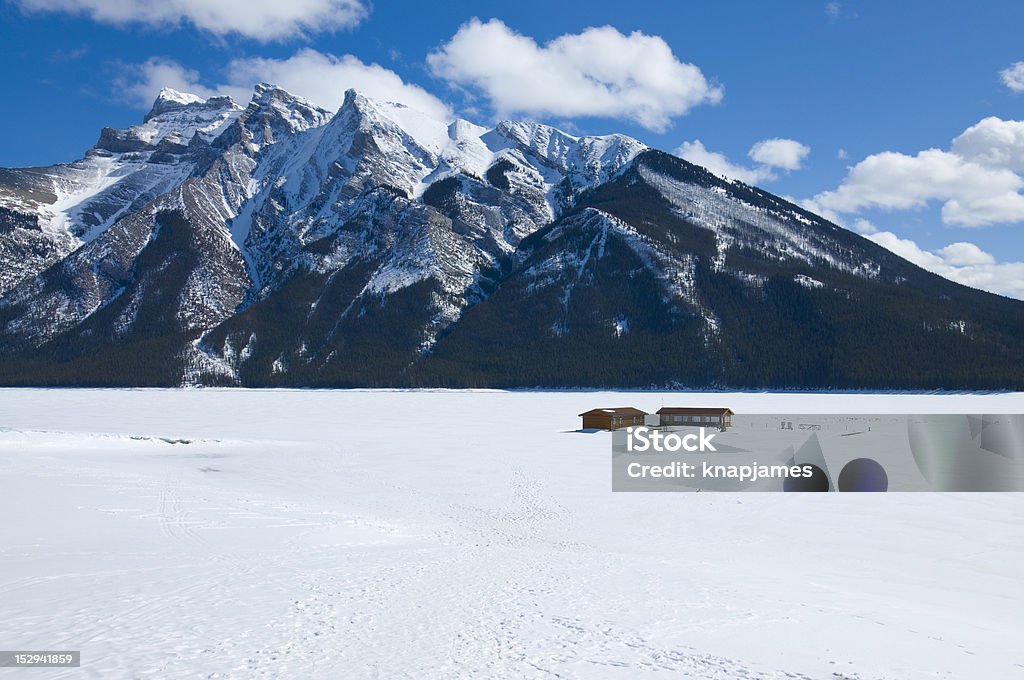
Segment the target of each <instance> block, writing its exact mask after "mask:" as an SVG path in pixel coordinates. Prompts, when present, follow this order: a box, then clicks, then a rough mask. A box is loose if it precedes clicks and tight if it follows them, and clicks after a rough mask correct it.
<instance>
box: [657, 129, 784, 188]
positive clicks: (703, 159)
mask: <svg viewBox="0 0 1024 680" xmlns="http://www.w3.org/2000/svg"><path fill="white" fill-rule="evenodd" d="M672 153H674V154H675V155H677V156H679V157H680V158H684V159H686V160H688V161H690V162H691V163H693V164H694V165H699V166H701V167H702V168H705V169H707V170H709V171H711V172H713V173H715V174H716V175H723V176H725V177H728V178H729V179H738V180H739V181H741V182H745V183H746V184H760V183H761V182H767V181H770V180H773V179H775V173H773V172H772V169H771V168H769V167H766V166H761V167H758V168H747V167H744V166H742V165H737V164H735V163H733V162H732V161H730V160H729V159H728V158H727V157H726V156H725V154H721V153H718V152H717V151H711V150H709V149H708V148H707V147H706V146H704V143H703V142H701V141H700V140H699V139H695V140H693V141H692V142H683V143H682V144H681V145H680V146H679V147H678V148H676V149H675V151H673V152H672Z"/></svg>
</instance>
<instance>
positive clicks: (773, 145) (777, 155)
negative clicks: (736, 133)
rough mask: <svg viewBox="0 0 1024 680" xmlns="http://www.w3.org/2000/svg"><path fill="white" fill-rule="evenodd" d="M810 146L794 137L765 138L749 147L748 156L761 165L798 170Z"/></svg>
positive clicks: (809, 151) (809, 150)
mask: <svg viewBox="0 0 1024 680" xmlns="http://www.w3.org/2000/svg"><path fill="white" fill-rule="evenodd" d="M809 153H811V147H809V146H806V145H804V144H801V143H800V142H798V141H796V140H795V139H780V138H778V137H776V138H774V139H765V140H762V141H760V142H758V143H757V144H755V145H754V146H752V147H750V151H749V153H747V155H748V156H750V158H751V160H753V161H754V162H756V163H761V164H762V165H767V166H769V167H773V168H782V169H783V170H799V169H800V166H801V165H802V164H803V162H804V159H805V158H807V154H809Z"/></svg>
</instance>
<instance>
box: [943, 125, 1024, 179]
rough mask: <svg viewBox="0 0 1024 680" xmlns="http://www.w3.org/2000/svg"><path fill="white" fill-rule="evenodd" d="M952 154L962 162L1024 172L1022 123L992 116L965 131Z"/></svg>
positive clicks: (955, 140) (1023, 133) (954, 146)
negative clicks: (962, 160)
mask: <svg viewBox="0 0 1024 680" xmlns="http://www.w3.org/2000/svg"><path fill="white" fill-rule="evenodd" d="M952 151H953V153H955V154H956V155H957V156H960V157H961V158H963V159H966V160H968V161H972V162H975V163H980V164H981V165H986V166H990V167H995V168H1006V169H1008V170H1013V171H1015V172H1022V171H1024V120H1002V119H1000V118H996V117H995V116H991V117H989V118H985V119H983V120H981V121H980V122H978V123H976V124H974V125H972V126H971V127H969V128H967V129H966V130H964V132H963V134H961V135H960V136H959V137H957V138H956V139H954V140H953V146H952Z"/></svg>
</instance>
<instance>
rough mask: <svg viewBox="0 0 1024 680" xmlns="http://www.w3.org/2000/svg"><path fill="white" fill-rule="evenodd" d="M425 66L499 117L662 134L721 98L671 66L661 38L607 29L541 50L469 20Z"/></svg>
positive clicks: (700, 78) (689, 68) (495, 25)
mask: <svg viewBox="0 0 1024 680" xmlns="http://www.w3.org/2000/svg"><path fill="white" fill-rule="evenodd" d="M427 62H428V64H429V66H430V69H431V71H432V72H433V74H434V75H436V76H438V77H440V78H444V79H445V80H447V81H448V82H449V83H450V84H452V85H457V86H462V87H467V88H473V89H476V90H478V91H479V92H481V93H482V94H483V95H484V96H485V97H486V98H487V99H488V101H489V102H490V105H491V107H492V108H493V109H494V110H495V112H496V113H497V114H498V115H499V116H507V115H512V114H516V113H519V114H527V115H538V116H544V115H550V116H556V117H561V118H576V117H581V116H600V117H608V118H617V119H621V120H631V121H634V122H636V123H639V124H640V125H642V126H644V127H645V128H648V129H650V130H656V131H662V130H665V129H666V128H667V127H668V125H669V123H670V122H671V120H672V118H674V117H676V116H681V115H683V114H685V113H687V112H688V111H689V110H690V109H692V108H693V107H695V106H698V105H700V104H705V103H717V102H718V101H720V100H721V98H722V88H721V87H718V86H714V85H712V84H710V83H709V82H708V81H707V79H706V78H705V77H704V74H703V73H702V72H701V70H700V69H699V68H697V67H696V66H694V65H693V64H687V63H684V62H681V61H679V59H677V58H676V56H675V55H674V54H673V53H672V49H671V48H670V47H669V46H668V44H667V43H666V42H665V41H664V40H663V39H662V38H660V37H658V36H650V35H646V34H644V33H640V32H639V31H634V32H633V33H630V34H629V35H623V34H622V33H620V32H619V31H618V30H616V29H615V28H612V27H611V26H603V27H600V28H588V29H586V30H584V31H583V32H582V33H578V34H566V35H562V36H560V37H558V38H555V39H554V40H552V41H551V42H549V43H547V44H546V45H543V46H542V45H538V44H537V42H536V41H535V40H534V39H533V38H530V37H528V36H524V35H520V34H518V33H516V32H514V31H512V30H511V29H510V28H509V27H508V26H506V25H505V24H504V23H502V22H501V21H499V20H497V19H492V20H490V21H488V22H486V23H483V22H481V21H480V20H479V19H472V20H470V21H469V22H468V23H466V24H464V25H463V26H462V27H460V28H459V30H458V32H457V33H456V34H455V35H454V36H453V37H452V39H451V40H449V41H448V42H447V43H445V44H443V45H441V47H439V48H438V49H437V50H435V51H434V52H432V53H431V54H430V55H428V57H427Z"/></svg>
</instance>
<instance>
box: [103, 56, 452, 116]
mask: <svg viewBox="0 0 1024 680" xmlns="http://www.w3.org/2000/svg"><path fill="white" fill-rule="evenodd" d="M259 82H267V83H272V84H274V85H278V86H280V87H283V88H284V89H285V90H288V91H289V92H291V93H292V94H295V95H299V96H300V97H304V98H305V99H308V100H310V101H311V102H313V103H314V104H318V105H319V106H322V107H324V108H326V109H330V110H332V111H333V110H336V109H337V108H338V107H340V106H341V102H342V100H343V99H344V97H345V90H348V89H351V88H354V89H356V90H358V91H360V92H362V93H363V94H365V95H366V96H368V97H371V98H373V99H380V100H384V101H394V102H400V103H402V104H405V105H406V106H409V107H410V108H413V109H416V110H418V111H422V112H423V113H426V114H428V115H430V116H433V117H435V118H438V119H442V120H444V119H447V118H450V117H451V109H450V108H449V107H448V106H447V105H446V104H445V103H444V102H442V101H441V100H440V99H438V98H437V97H435V96H433V95H432V94H430V93H429V92H427V91H426V90H424V89H423V88H421V87H419V86H418V85H413V84H411V83H406V82H405V81H403V80H402V78H401V77H400V76H399V75H398V74H397V73H395V72H394V71H391V70H389V69H386V68H384V67H382V66H380V65H378V64H366V63H364V62H362V61H360V60H359V59H357V58H356V57H354V56H352V55H345V56H341V57H336V56H334V55H332V54H324V53H321V52H317V51H316V50H313V49H303V50H299V51H298V52H296V53H295V54H294V55H292V56H291V57H289V58H287V59H265V58H251V59H236V60H233V61H231V62H229V63H228V64H227V66H226V68H225V78H224V79H223V82H221V83H220V84H218V85H214V86H206V85H204V84H203V82H202V80H201V78H200V76H199V73H197V72H196V71H194V70H191V69H187V68H185V67H183V66H182V65H181V64H179V63H177V62H175V61H173V60H170V59H165V58H160V57H154V58H151V59H149V60H147V61H146V62H144V63H143V64H139V65H133V66H128V67H126V68H125V73H123V74H122V76H121V77H120V78H118V80H117V81H115V89H116V90H117V91H119V92H120V93H121V95H122V96H123V97H124V98H125V99H126V100H127V101H128V102H130V103H131V104H133V105H135V106H138V107H139V108H149V106H150V105H152V103H153V100H154V98H155V97H156V95H157V93H158V92H159V91H160V90H161V88H164V87H170V88H173V89H175V90H178V91H181V92H189V93H192V94H196V95H199V96H201V97H203V98H208V97H210V96H213V95H214V94H227V95H230V96H231V97H233V98H234V99H235V100H236V101H238V102H239V103H240V104H243V105H244V104H246V103H248V101H249V99H250V97H251V96H252V90H253V86H254V85H255V84H256V83H259Z"/></svg>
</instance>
